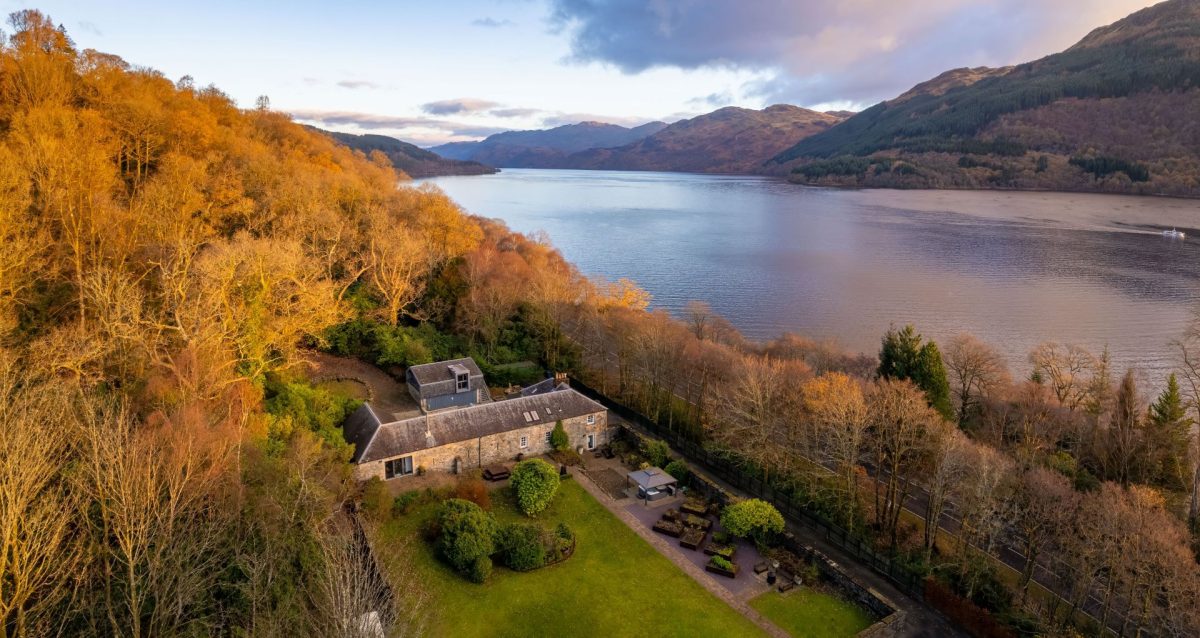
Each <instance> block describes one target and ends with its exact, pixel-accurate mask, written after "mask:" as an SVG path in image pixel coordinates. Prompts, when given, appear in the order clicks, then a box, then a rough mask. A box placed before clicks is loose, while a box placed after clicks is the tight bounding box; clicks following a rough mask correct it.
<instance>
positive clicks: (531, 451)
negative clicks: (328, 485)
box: [355, 411, 611, 481]
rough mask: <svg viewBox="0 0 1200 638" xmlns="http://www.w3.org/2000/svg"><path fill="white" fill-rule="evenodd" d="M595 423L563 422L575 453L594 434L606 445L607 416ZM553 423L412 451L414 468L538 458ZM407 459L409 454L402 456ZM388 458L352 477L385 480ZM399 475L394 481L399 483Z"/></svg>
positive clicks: (438, 468)
mask: <svg viewBox="0 0 1200 638" xmlns="http://www.w3.org/2000/svg"><path fill="white" fill-rule="evenodd" d="M592 416H595V417H596V418H595V423H592V424H591V425H589V424H588V422H587V415H585V416H579V417H575V418H572V419H564V420H563V422H562V423H563V429H564V430H566V432H567V436H568V437H569V438H570V441H571V449H574V450H578V449H580V448H584V449H585V451H586V447H587V435H588V434H595V435H596V447H597V448H598V447H600V446H602V445H606V444H608V443H609V438H610V436H611V433H610V431H609V427H608V413H607V412H606V411H601V412H597V413H595V414H594V415H592ZM554 425H555V423H554V422H550V423H541V424H538V425H531V426H529V427H525V428H519V429H516V430H509V431H508V432H501V433H499V434H492V435H489V436H485V437H482V438H477V439H470V440H467V441H460V442H458V443H448V444H446V445H442V446H438V447H435V448H431V449H428V450H421V451H420V452H414V453H413V454H412V455H411V456H412V457H413V468H414V469H415V470H417V471H421V470H422V469H423V470H424V471H426V472H455V471H462V470H467V469H470V468H477V467H483V466H485V465H491V464H493V463H505V462H510V461H515V460H516V458H517V455H518V454H524V455H525V456H527V457H528V456H538V455H541V454H546V453H548V452H550V451H551V447H550V444H549V442H547V441H546V436H547V434H549V433H550V432H552V431H553V430H554ZM521 437H525V443H526V447H524V448H522V447H521ZM404 456H408V455H404ZM389 460H391V459H382V460H379V461H372V462H370V463H362V464H360V465H359V466H358V467H356V468H355V476H356V477H357V478H358V480H360V481H365V480H368V479H370V478H371V477H373V476H378V477H379V478H380V479H383V478H384V477H385V474H384V463H385V462H386V461H389ZM404 478H405V477H403V476H399V477H396V478H395V479H394V480H398V481H402V480H404Z"/></svg>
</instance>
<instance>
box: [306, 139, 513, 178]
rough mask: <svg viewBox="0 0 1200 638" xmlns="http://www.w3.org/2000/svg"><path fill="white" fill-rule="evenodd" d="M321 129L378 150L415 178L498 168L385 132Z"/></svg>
mask: <svg viewBox="0 0 1200 638" xmlns="http://www.w3.org/2000/svg"><path fill="white" fill-rule="evenodd" d="M316 130H317V131H319V132H321V133H324V134H326V135H328V136H330V137H332V138H333V139H335V140H337V141H338V142H341V143H342V144H345V145H346V146H348V147H350V148H352V149H354V150H356V151H362V152H363V153H367V154H370V153H371V151H379V152H381V153H383V154H384V155H386V156H387V158H388V161H390V162H391V163H392V166H393V167H395V168H396V170H398V171H401V172H403V173H404V174H405V175H408V176H409V177H412V178H414V179H419V178H422V177H436V176H438V175H490V174H492V173H495V172H497V170H496V169H495V168H492V167H491V166H485V165H483V164H480V163H479V162H470V161H463V160H455V159H448V158H445V157H442V156H441V155H438V154H437V153H434V152H433V151H427V150H425V149H423V148H420V147H418V146H414V145H412V144H409V143H408V142H402V141H400V140H398V139H396V138H393V137H388V136H386V135H355V134H353V133H335V132H333V131H322V130H321V129H316Z"/></svg>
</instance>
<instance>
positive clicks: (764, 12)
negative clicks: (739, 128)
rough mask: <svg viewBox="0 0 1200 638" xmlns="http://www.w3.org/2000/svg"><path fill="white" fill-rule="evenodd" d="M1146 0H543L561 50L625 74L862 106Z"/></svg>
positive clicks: (1051, 46) (1013, 59)
mask: <svg viewBox="0 0 1200 638" xmlns="http://www.w3.org/2000/svg"><path fill="white" fill-rule="evenodd" d="M1155 2H1156V0H1072V1H1071V2H1045V1H1044V0H925V1H923V2H919V3H897V2H893V1H892V0H755V1H753V2H746V1H745V0H707V1H705V2H647V1H646V0H551V17H550V21H551V24H552V26H553V28H554V29H556V30H557V32H559V33H561V34H563V35H564V36H565V37H567V38H568V41H569V46H570V52H571V53H570V56H569V58H568V59H569V60H570V61H572V62H575V63H594V62H598V63H602V64H606V65H611V66H613V67H615V68H616V69H618V70H620V71H622V72H624V73H627V74H638V73H641V72H643V71H646V70H649V69H654V68H662V67H673V68H679V69H749V70H755V71H762V72H765V75H766V77H765V78H763V79H758V80H756V81H755V82H754V84H753V86H750V87H747V89H748V90H747V91H745V92H744V95H745V96H749V97H758V98H760V99H761V100H762V101H763V102H764V103H771V102H779V101H785V102H792V103H798V104H806V105H816V104H822V103H825V104H828V103H835V102H838V103H844V104H845V103H849V104H856V105H862V104H867V103H873V102H875V101H878V100H881V99H887V98H890V97H894V96H895V95H898V94H899V93H902V92H903V91H905V90H907V89H908V88H910V87H911V86H912V85H914V84H916V83H918V82H921V81H924V80H927V79H929V78H930V77H933V76H935V75H937V74H939V73H941V72H942V71H946V70H948V69H950V68H954V67H961V66H980V65H987V66H1003V65H1008V64H1013V63H1017V62H1023V61H1027V60H1029V59H1035V58H1037V57H1041V56H1042V55H1046V54H1048V53H1051V52H1054V51H1059V50H1061V49H1064V48H1066V47H1067V46H1070V45H1071V44H1073V43H1074V42H1075V41H1077V40H1078V39H1080V38H1082V37H1083V36H1084V35H1086V33H1087V32H1088V31H1090V30H1091V29H1092V28H1095V27H1097V26H1100V25H1102V24H1107V23H1109V22H1112V21H1114V20H1116V19H1119V18H1121V17H1123V16H1125V15H1127V14H1129V13H1132V12H1133V11H1136V10H1138V9H1141V8H1143V7H1146V6H1149V5H1151V4H1154V3H1155Z"/></svg>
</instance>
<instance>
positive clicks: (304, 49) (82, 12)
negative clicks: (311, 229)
mask: <svg viewBox="0 0 1200 638" xmlns="http://www.w3.org/2000/svg"><path fill="white" fill-rule="evenodd" d="M1152 4H1154V2H1153V1H1148V0H909V1H907V2H897V1H896V0H419V1H418V0H404V1H394V2H366V1H360V0H346V1H341V2H336V3H334V2H328V3H320V2H310V1H305V0H293V1H290V2H289V1H275V0H259V1H256V0H241V1H230V0H210V1H208V2H205V3H192V2H189V3H184V2H174V1H162V0H121V1H119V2H113V1H111V0H109V1H105V2H99V1H93V0H75V1H71V2H68V1H61V0H45V1H42V2H33V3H30V2H23V1H14V0H0V7H2V8H3V9H4V12H5V13H6V14H7V13H11V12H12V11H16V10H18V9H22V8H37V9H40V10H42V11H43V12H45V13H48V14H49V15H50V16H51V18H53V19H54V20H55V21H56V22H58V23H60V24H62V25H63V26H64V27H65V28H66V29H67V32H68V34H69V35H70V36H71V38H72V39H73V40H74V41H75V43H76V45H77V46H78V47H80V48H93V49H98V50H101V51H104V52H107V53H113V54H116V55H119V56H121V57H122V58H124V59H125V60H126V61H128V62H130V63H131V64H135V65H139V66H149V67H152V68H154V69H157V70H158V71H161V72H162V73H163V74H164V75H165V76H166V77H168V78H171V79H178V78H180V77H182V76H184V75H191V76H192V77H193V78H194V80H195V83H196V85H197V86H206V85H209V84H213V85H215V86H217V88H219V89H221V90H222V91H224V92H225V93H227V94H228V95H230V96H231V97H232V98H234V99H235V100H236V101H237V102H238V104H239V105H241V106H243V107H251V106H253V104H254V103H255V99H256V98H257V97H258V96H260V95H266V96H268V97H269V98H270V101H271V107H272V108H273V109H275V110H278V111H284V112H288V113H291V114H292V115H293V117H294V118H295V119H297V120H298V121H302V122H305V123H309V124H314V125H317V126H322V127H324V128H329V129H333V130H339V131H346V132H355V133H365V132H369V133H379V134H383V135H390V136H393V137H397V138H399V139H403V140H406V141H409V142H413V143H416V144H419V145H421V146H431V145H435V144H441V143H445V142H451V141H467V140H474V139H480V138H482V137H485V136H487V135H490V134H492V133H496V132H500V131H504V130H512V129H531V128H546V127H551V126H558V125H562V124H569V123H575V122H580V121H588V120H592V121H601V122H610V123H614V124H622V125H627V126H631V125H637V124H642V123H645V122H648V121H652V120H663V121H668V122H671V121H675V120H679V119H683V118H686V117H693V116H695V115H699V114H701V113H705V112H709V111H712V110H714V109H717V108H720V107H724V106H740V107H745V108H763V107H766V106H769V105H771V104H778V103H787V104H795V105H798V106H804V107H808V108H814V109H817V110H841V109H849V110H859V109H862V108H865V107H867V106H870V105H871V104H874V103H876V102H879V101H880V100H885V99H888V98H891V97H895V96H896V95H899V94H900V93H903V92H904V91H905V90H907V89H908V88H910V87H911V86H912V85H914V84H917V83H918V82H922V81H924V80H927V79H929V78H931V77H933V76H935V75H937V74H939V73H941V72H943V71H946V70H949V69H952V68H957V67H963V66H1003V65H1008V64H1015V63H1019V62H1024V61H1028V60H1032V59H1036V58H1039V57H1042V56H1044V55H1048V54H1050V53H1054V52H1056V51H1060V50H1062V49H1064V48H1067V47H1068V46H1070V45H1071V44H1073V43H1074V42H1076V41H1078V40H1079V39H1081V38H1082V37H1083V36H1084V35H1086V34H1087V33H1088V32H1089V31H1090V30H1092V29H1093V28H1095V27H1098V26H1102V25H1105V24H1108V23H1111V22H1113V21H1115V20H1118V19H1120V18H1122V17H1124V16H1125V15H1128V14H1129V13H1132V12H1133V11H1136V10H1138V9H1141V8H1143V7H1147V6H1150V5H1152Z"/></svg>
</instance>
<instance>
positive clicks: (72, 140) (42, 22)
mask: <svg viewBox="0 0 1200 638" xmlns="http://www.w3.org/2000/svg"><path fill="white" fill-rule="evenodd" d="M56 25H57V22H54V21H52V20H50V19H49V18H48V17H46V16H44V15H42V14H40V13H38V12H35V11H23V12H19V13H17V14H14V15H13V16H12V18H11V20H10V26H11V28H10V29H9V30H7V34H6V35H7V36H8V37H7V39H6V40H5V41H4V46H3V49H2V50H0V246H2V247H3V249H2V250H0V630H2V631H3V635H6V636H9V635H13V636H51V635H64V636H83V635H88V636H93V635H96V636H173V635H192V636H214V635H215V636H222V635H239V636H240V635H255V636H285V635H286V636H297V635H313V636H334V635H348V634H346V633H344V632H345V631H346V626H345V623H347V622H349V619H353V618H357V617H358V614H360V613H363V612H362V611H361V610H358V609H359V608H358V607H353V605H358V604H366V602H367V601H359V600H356V599H355V596H349V597H347V596H343V595H342V593H343V590H342V589H339V588H340V587H341V586H342V585H344V584H345V581H344V580H337V579H339V578H343V577H348V573H349V574H353V573H354V570H356V569H362V568H363V566H362V563H361V562H355V559H352V558H349V559H348V558H347V557H348V556H349V557H353V556H357V554H356V553H355V551H356V550H355V549H354V548H355V546H354V545H352V544H351V543H352V540H353V537H352V536H350V535H349V533H348V531H347V530H346V529H345V528H344V526H343V524H344V522H345V521H344V520H343V518H342V517H340V516H339V515H338V513H339V512H340V511H341V509H342V506H343V505H344V504H346V503H348V502H349V501H350V499H351V497H352V496H353V494H354V492H355V490H356V489H357V488H356V486H355V485H353V484H352V482H351V481H350V478H349V466H348V464H347V463H346V461H347V459H348V458H349V453H350V450H349V449H348V448H347V446H346V444H345V443H343V442H342V437H341V433H340V430H339V425H340V423H341V420H342V418H343V417H344V416H345V415H346V414H347V413H348V411H350V410H352V409H354V407H355V402H354V401H352V400H351V399H349V398H347V397H345V396H341V395H338V394H335V393H333V392H332V391H328V390H323V389H321V388H315V387H313V386H311V385H309V384H308V382H307V381H306V380H305V378H304V376H303V375H301V374H300V373H301V371H303V369H304V365H303V362H304V360H305V358H306V352H308V351H309V350H308V349H310V348H314V347H321V346H323V345H329V344H330V343H331V339H333V338H335V337H337V338H339V339H341V341H339V343H341V344H342V345H343V346H344V345H345V343H346V338H345V335H346V334H347V333H348V330H350V329H349V328H346V327H345V326H347V325H350V324H348V323H347V322H349V321H351V320H357V321H361V322H367V321H368V320H369V322H370V324H369V325H372V326H377V328H373V329H372V330H373V331H372V332H371V336H370V337H369V338H370V340H371V343H376V342H381V343H386V344H387V352H389V353H392V354H393V355H394V356H395V357H396V360H397V362H399V363H403V362H405V361H406V359H404V358H403V357H409V358H410V359H409V360H411V358H412V357H418V356H425V357H428V356H430V355H429V353H428V352H425V353H424V354H420V353H417V352H416V350H415V346H413V347H409V346H408V344H410V342H411V341H412V339H411V338H410V336H409V335H410V334H415V331H417V328H415V327H414V326H415V325H416V322H415V318H421V319H427V320H430V321H438V322H440V323H441V324H442V325H447V326H449V325H454V324H456V323H459V322H461V323H462V324H464V325H469V326H471V327H472V328H473V329H474V330H476V331H478V332H479V333H482V334H487V333H488V331H490V330H492V329H493V326H492V324H491V323H490V322H489V319H488V317H491V316H493V315H492V313H496V312H499V313H501V314H503V313H504V312H506V311H507V310H508V309H511V308H512V305H513V304H516V303H518V302H520V301H521V300H522V299H526V300H528V302H527V304H526V306H525V307H527V308H529V309H530V311H529V312H530V313H534V311H535V309H538V308H543V307H545V304H548V303H551V301H550V300H557V299H559V297H555V295H560V294H561V295H566V294H570V295H571V298H572V299H574V298H575V297H576V295H577V294H578V290H579V288H578V286H577V285H576V284H577V283H578V282H577V281H576V279H577V275H575V274H574V271H573V270H572V269H571V268H570V267H568V266H567V265H566V264H565V263H563V261H562V260H561V258H559V257H558V255H557V254H556V253H555V252H554V251H553V250H552V249H550V248H549V247H547V246H544V245H542V244H538V243H535V242H530V241H527V240H524V239H523V238H520V237H519V236H514V235H512V234H511V233H509V232H508V231H507V230H506V229H504V228H503V227H500V226H497V225H495V224H492V223H484V222H482V221H479V220H475V219H473V218H470V217H467V216H466V215H465V214H464V213H463V212H462V211H461V210H459V208H458V207H457V206H455V205H454V204H453V202H451V201H449V200H448V199H447V198H446V197H445V196H444V195H442V194H441V193H440V192H438V191H437V190H431V189H426V188H422V189H415V188H411V187H405V186H401V187H399V188H397V182H398V179H399V177H400V176H399V175H398V174H397V173H396V172H395V170H394V169H393V168H392V166H391V165H390V164H389V162H388V160H387V158H386V157H385V156H384V155H383V154H382V153H378V152H374V153H371V155H370V156H365V155H363V154H361V153H356V152H354V151H352V150H350V149H347V148H345V147H343V146H341V145H339V144H337V143H336V142H335V141H334V140H332V139H330V138H329V137H326V136H324V135H321V134H319V133H316V132H314V131H312V130H309V129H306V128H304V127H302V126H300V125H297V124H295V123H293V122H291V121H290V120H289V119H288V117H287V116H285V115H282V114H279V113H274V112H271V111H269V110H266V109H255V110H243V109H239V108H238V107H237V106H236V105H235V104H234V103H233V102H232V101H231V100H230V99H229V98H228V97H226V96H225V95H223V94H222V93H221V92H220V91H219V90H218V89H216V88H214V87H211V86H210V87H197V86H194V85H193V84H192V82H191V80H190V79H189V78H186V77H185V78H182V79H180V80H179V81H177V82H172V81H170V80H168V79H167V78H165V77H163V76H162V75H161V74H159V73H158V72H155V71H153V70H150V69H145V68H138V67H133V66H131V65H129V64H127V63H126V62H124V61H123V60H121V59H120V58H118V57H116V56H114V55H109V54H105V53H100V52H97V51H92V50H85V51H79V50H76V49H75V48H74V46H73V44H72V42H71V40H70V39H69V38H68V36H67V34H66V33H65V32H64V31H63V30H62V29H61V28H60V27H58V26H56ZM498 246H503V249H499V248H497V247H498ZM488 276H497V277H500V276H503V277H508V278H518V279H516V280H508V279H506V280H505V281H508V282H509V284H506V285H510V287H509V288H507V289H506V290H509V294H510V295H511V296H510V297H505V298H503V299H500V300H497V299H496V298H494V297H490V296H484V295H483V293H484V289H483V288H480V287H477V282H478V281H479V280H480V279H481V278H483V277H488ZM499 288H500V284H497V285H496V286H494V287H492V288H490V289H489V291H491V290H495V289H499ZM539 300H541V301H540V302H539ZM539 316H545V317H551V316H553V315H552V314H551V313H549V312H548V311H547V312H542V313H541V314H540V315H539ZM364 325H366V324H364ZM535 325H537V324H535ZM541 325H545V324H544V323H543V324H541ZM339 326H341V327H342V328H341V329H340V331H339V330H338V328H337V327H339ZM356 334H357V333H356ZM358 336H359V337H362V338H366V337H363V335H361V334H359V335H358ZM397 353H399V354H397ZM522 356H523V355H522ZM347 570H349V572H348V571H347ZM415 600H419V593H418V591H417V590H416V589H415V588H413V589H411V590H410V591H409V592H407V593H406V595H405V597H404V598H403V599H401V600H399V601H397V607H398V609H397V611H396V613H401V612H402V609H401V608H402V607H403V605H402V603H406V602H407V601H415ZM348 605H349V606H348Z"/></svg>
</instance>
